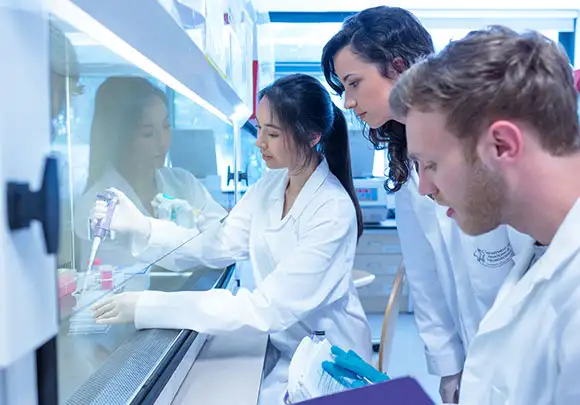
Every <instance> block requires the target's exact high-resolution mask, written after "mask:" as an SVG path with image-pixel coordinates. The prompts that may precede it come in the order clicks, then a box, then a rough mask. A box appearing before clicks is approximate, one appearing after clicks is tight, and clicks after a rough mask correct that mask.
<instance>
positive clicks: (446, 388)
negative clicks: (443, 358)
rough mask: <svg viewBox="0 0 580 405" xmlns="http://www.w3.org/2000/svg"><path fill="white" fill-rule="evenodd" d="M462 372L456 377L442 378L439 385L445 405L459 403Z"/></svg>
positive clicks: (455, 375)
mask: <svg viewBox="0 0 580 405" xmlns="http://www.w3.org/2000/svg"><path fill="white" fill-rule="evenodd" d="M461 373H462V372H461V371H460V372H459V373H457V374H454V375H448V376H445V377H442V378H441V383H440V384H439V395H441V400H442V401H443V403H444V404H458V403H459V386H460V384H461Z"/></svg>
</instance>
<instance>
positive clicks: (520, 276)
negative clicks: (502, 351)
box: [479, 199, 580, 334]
mask: <svg viewBox="0 0 580 405" xmlns="http://www.w3.org/2000/svg"><path fill="white" fill-rule="evenodd" d="M579 223H580V199H578V200H577V201H576V204H575V205H574V207H572V209H571V210H570V212H569V213H568V215H567V216H566V219H565V220H564V222H563V223H562V225H561V226H560V228H559V229H558V231H557V232H556V235H555V236H554V239H553V240H552V243H551V244H550V246H549V247H548V249H547V250H546V253H544V255H543V256H542V257H541V258H540V259H539V260H538V261H537V262H536V263H535V264H534V266H532V268H531V269H529V270H528V266H529V264H530V262H531V260H532V258H533V254H534V246H533V244H532V245H530V246H529V247H528V248H527V249H526V250H525V251H524V252H523V254H522V255H520V256H521V257H519V258H518V260H517V261H516V264H515V266H514V267H513V269H512V271H511V272H510V274H509V275H508V277H507V278H506V281H505V283H504V285H503V286H502V288H501V290H500V293H499V294H498V297H497V299H496V305H494V306H493V308H492V310H491V311H489V313H488V315H487V316H486V317H485V318H484V319H483V321H482V323H481V325H480V330H479V333H480V334H483V333H488V332H491V331H494V330H497V329H500V328H502V327H505V326H506V325H508V324H509V323H510V322H511V321H512V320H513V319H514V318H515V317H517V315H518V314H519V312H520V310H521V309H522V307H524V305H525V303H526V300H527V299H531V298H532V293H533V291H534V290H535V289H537V288H540V287H541V286H542V285H543V284H544V283H545V282H547V281H549V280H550V279H551V278H552V277H553V276H554V275H555V274H556V273H557V272H558V271H559V270H561V269H562V267H563V265H564V264H565V263H566V261H567V260H569V259H570V257H572V256H573V255H575V254H578V252H579V251H580V233H579V232H578V224H579Z"/></svg>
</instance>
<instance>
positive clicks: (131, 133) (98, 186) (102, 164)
mask: <svg viewBox="0 0 580 405" xmlns="http://www.w3.org/2000/svg"><path fill="white" fill-rule="evenodd" d="M170 144H171V126H170V124H169V110H168V107H167V98H166V96H165V93H164V92H163V91H162V90H161V89H160V88H158V87H157V86H155V85H154V84H153V83H151V82H150V81H149V80H147V79H145V78H143V77H135V76H112V77H109V78H107V79H106V80H105V81H104V82H103V83H102V84H101V85H100V86H99V88H98V90H97V94H96V97H95V108H94V113H93V119H92V122H91V137H90V153H89V173H88V180H87V184H86V186H85V192H84V194H83V195H82V196H81V197H80V198H79V200H78V201H76V204H75V234H76V236H77V238H78V240H79V241H80V242H81V243H80V244H81V246H80V249H79V250H80V252H81V254H80V256H81V257H80V258H79V259H80V260H83V261H85V260H87V259H88V256H89V249H90V242H89V227H88V223H87V216H89V215H90V213H91V209H92V208H93V206H94V204H95V199H96V195H97V193H99V192H102V191H104V190H105V189H107V188H109V187H114V188H116V189H119V190H121V191H122V192H123V193H124V194H125V195H126V196H127V197H128V198H129V199H130V200H131V201H132V202H133V206H134V207H135V211H136V213H137V215H135V218H132V219H129V218H127V220H129V221H131V226H132V227H135V228H143V227H145V226H147V221H146V220H142V221H139V219H141V217H142V218H145V216H156V215H157V216H159V215H160V211H161V210H159V209H156V208H154V206H155V205H156V203H157V202H158V201H159V198H160V196H161V195H162V194H166V195H168V196H170V197H172V198H174V199H175V201H176V202H180V203H181V204H182V205H184V206H187V205H189V207H187V209H188V210H197V211H199V213H200V214H201V215H203V217H202V218H203V221H197V222H196V224H195V226H197V227H198V228H199V230H200V231H203V230H204V229H206V228H207V227H210V226H212V225H213V224H215V223H216V222H217V221H218V220H219V219H221V218H223V217H224V215H226V210H225V209H224V208H223V207H222V206H221V205H219V204H218V203H217V202H216V201H215V200H214V199H213V198H212V197H211V195H210V193H209V192H208V191H207V189H206V188H205V187H204V185H203V184H202V182H201V181H200V180H198V179H197V178H196V177H195V176H194V175H193V174H191V173H190V172H188V171H187V170H184V169H181V168H172V167H167V166H166V165H165V161H166V157H167V152H168V150H169V146H170ZM198 153H201V151H198ZM141 214H143V215H141ZM192 215H193V214H192ZM201 215H200V216H201ZM180 219H181V218H180ZM186 219H187V218H186ZM187 222H189V224H188V223H187ZM191 222H193V221H183V223H182V225H183V226H193V224H192V223H191ZM125 242H126V241H125V240H124V238H123V237H121V238H119V239H115V240H108V239H107V240H105V241H104V243H103V245H102V247H101V248H100V249H99V258H100V259H101V260H102V262H103V263H105V264H111V265H116V266H128V265H133V264H135V263H136V261H135V258H134V257H133V256H132V255H131V254H130V252H128V250H127V248H126V243H125Z"/></svg>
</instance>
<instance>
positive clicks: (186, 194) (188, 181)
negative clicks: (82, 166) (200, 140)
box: [74, 167, 227, 270]
mask: <svg viewBox="0 0 580 405" xmlns="http://www.w3.org/2000/svg"><path fill="white" fill-rule="evenodd" d="M155 181H156V183H157V189H158V191H159V192H160V193H165V194H167V195H170V196H172V197H175V198H180V199H183V200H186V201H187V202H189V204H190V205H191V207H192V208H193V209H199V210H201V212H202V213H203V216H204V217H205V221H204V223H202V224H201V225H200V227H201V230H202V231H203V230H204V229H207V228H211V226H212V224H215V223H216V222H217V221H219V220H220V219H221V218H223V217H224V216H226V214H227V211H226V210H225V209H224V208H223V207H222V206H221V205H219V204H218V203H217V202H216V201H215V200H214V199H213V198H212V196H211V194H210V193H209V192H208V191H207V189H206V188H205V187H204V186H203V184H202V183H201V182H200V181H199V180H198V179H196V178H195V176H193V175H192V174H191V173H190V172H188V171H186V170H183V169H179V168H169V167H164V168H161V169H159V170H157V172H156V174H155ZM109 187H114V188H116V189H118V190H120V191H122V192H123V193H124V194H125V195H126V196H127V198H129V199H130V200H131V201H132V202H133V203H134V204H135V206H136V207H137V208H138V209H139V211H141V213H142V214H144V215H146V216H150V214H149V213H148V212H147V210H146V209H145V207H144V206H143V203H142V202H141V200H140V199H139V197H137V194H136V193H135V191H134V190H133V188H132V187H131V186H130V185H129V183H128V182H127V181H126V180H125V179H124V178H123V177H122V176H121V175H120V174H119V173H118V172H117V171H116V170H114V169H112V168H109V169H107V170H106V172H105V173H104V175H103V177H101V179H99V181H97V182H96V183H95V184H94V185H93V186H92V187H91V188H90V189H89V190H87V191H86V192H85V193H84V194H83V195H82V196H81V197H80V198H79V199H78V201H75V203H76V205H75V211H74V212H75V215H74V225H75V234H76V235H77V237H78V241H79V243H80V246H78V247H77V249H79V250H80V252H81V260H83V261H84V260H88V257H89V253H90V248H91V246H90V241H89V222H88V221H89V220H88V218H89V216H90V213H91V210H92V209H93V207H94V206H95V201H96V195H97V193H99V192H102V191H105V190H106V189H107V188H109ZM98 258H100V259H101V260H102V262H103V264H111V265H115V266H139V263H140V262H138V261H137V260H136V259H135V257H134V256H133V255H131V252H130V251H129V249H128V243H127V241H125V240H124V238H123V236H121V235H116V239H115V240H105V241H104V242H103V243H102V244H101V247H100V248H99V253H98ZM152 261H153V260H152ZM149 263H150V262H149ZM149 263H146V262H142V264H143V265H148V264H149ZM167 269H168V270H172V269H171V267H167Z"/></svg>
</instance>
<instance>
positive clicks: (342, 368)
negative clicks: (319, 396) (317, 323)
mask: <svg viewBox="0 0 580 405" xmlns="http://www.w3.org/2000/svg"><path fill="white" fill-rule="evenodd" d="M331 352H332V354H333V355H334V363H332V362H328V361H325V362H323V363H322V367H323V368H324V370H326V371H327V372H328V373H329V374H330V375H331V376H332V377H333V378H334V379H335V380H337V381H338V382H340V383H341V384H343V385H345V382H347V383H348V380H345V379H344V377H346V378H347V379H354V378H356V381H357V382H355V381H353V382H350V386H347V385H345V386H347V387H348V388H356V387H357V386H363V385H367V384H375V383H379V382H383V381H388V380H389V377H388V376H387V375H386V374H383V373H381V372H380V371H379V370H377V369H376V368H374V367H373V366H371V365H370V364H368V363H367V362H365V361H364V360H363V359H362V358H361V357H360V356H359V355H358V354H356V353H355V352H354V351H352V350H349V351H348V352H345V351H344V350H342V349H341V348H340V347H337V346H332V348H331Z"/></svg>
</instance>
